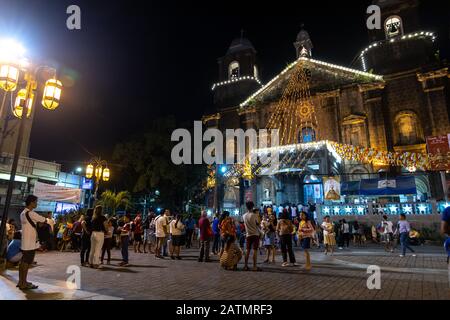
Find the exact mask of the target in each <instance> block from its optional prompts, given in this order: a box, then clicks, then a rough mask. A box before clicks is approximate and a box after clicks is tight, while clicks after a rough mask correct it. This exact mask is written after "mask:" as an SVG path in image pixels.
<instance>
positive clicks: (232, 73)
mask: <svg viewBox="0 0 450 320" xmlns="http://www.w3.org/2000/svg"><path fill="white" fill-rule="evenodd" d="M239 73H240V70H239V62H237V61H233V62H232V63H230V65H229V66H228V79H230V80H233V79H237V78H239Z"/></svg>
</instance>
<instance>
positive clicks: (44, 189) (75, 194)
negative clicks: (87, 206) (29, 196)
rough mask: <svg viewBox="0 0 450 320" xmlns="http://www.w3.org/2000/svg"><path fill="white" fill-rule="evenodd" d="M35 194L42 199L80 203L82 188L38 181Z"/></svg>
mask: <svg viewBox="0 0 450 320" xmlns="http://www.w3.org/2000/svg"><path fill="white" fill-rule="evenodd" d="M33 194H34V195H35V196H36V197H38V198H39V199H42V200H48V201H57V202H68V203H80V202H81V189H72V188H67V187H60V186H55V185H52V184H47V183H42V182H39V181H38V182H36V184H35V185H34V191H33Z"/></svg>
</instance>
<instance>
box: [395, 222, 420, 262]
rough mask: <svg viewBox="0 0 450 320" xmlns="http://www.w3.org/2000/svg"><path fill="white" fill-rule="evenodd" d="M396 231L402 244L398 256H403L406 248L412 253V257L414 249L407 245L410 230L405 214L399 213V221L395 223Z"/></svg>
mask: <svg viewBox="0 0 450 320" xmlns="http://www.w3.org/2000/svg"><path fill="white" fill-rule="evenodd" d="M397 231H398V232H399V234H400V244H401V246H402V254H401V255H400V257H404V256H405V255H406V249H408V250H409V251H411V252H412V253H413V255H412V256H413V257H415V256H416V255H415V251H414V250H413V249H412V248H411V247H410V246H409V232H410V231H411V226H410V225H409V222H408V221H406V215H404V214H401V215H400V221H399V222H398V225H397Z"/></svg>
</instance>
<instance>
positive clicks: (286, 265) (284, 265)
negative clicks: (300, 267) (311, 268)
mask: <svg viewBox="0 0 450 320" xmlns="http://www.w3.org/2000/svg"><path fill="white" fill-rule="evenodd" d="M281 266H282V267H289V262H283V264H282V265H281Z"/></svg>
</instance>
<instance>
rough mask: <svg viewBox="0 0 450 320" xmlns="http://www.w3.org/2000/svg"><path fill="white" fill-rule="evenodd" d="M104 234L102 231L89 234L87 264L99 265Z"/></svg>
mask: <svg viewBox="0 0 450 320" xmlns="http://www.w3.org/2000/svg"><path fill="white" fill-rule="evenodd" d="M104 241H105V234H104V233H103V232H102V231H93V232H92V234H91V252H90V253H89V263H90V264H93V265H97V266H98V265H100V256H101V255H102V247H103V242H104Z"/></svg>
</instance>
